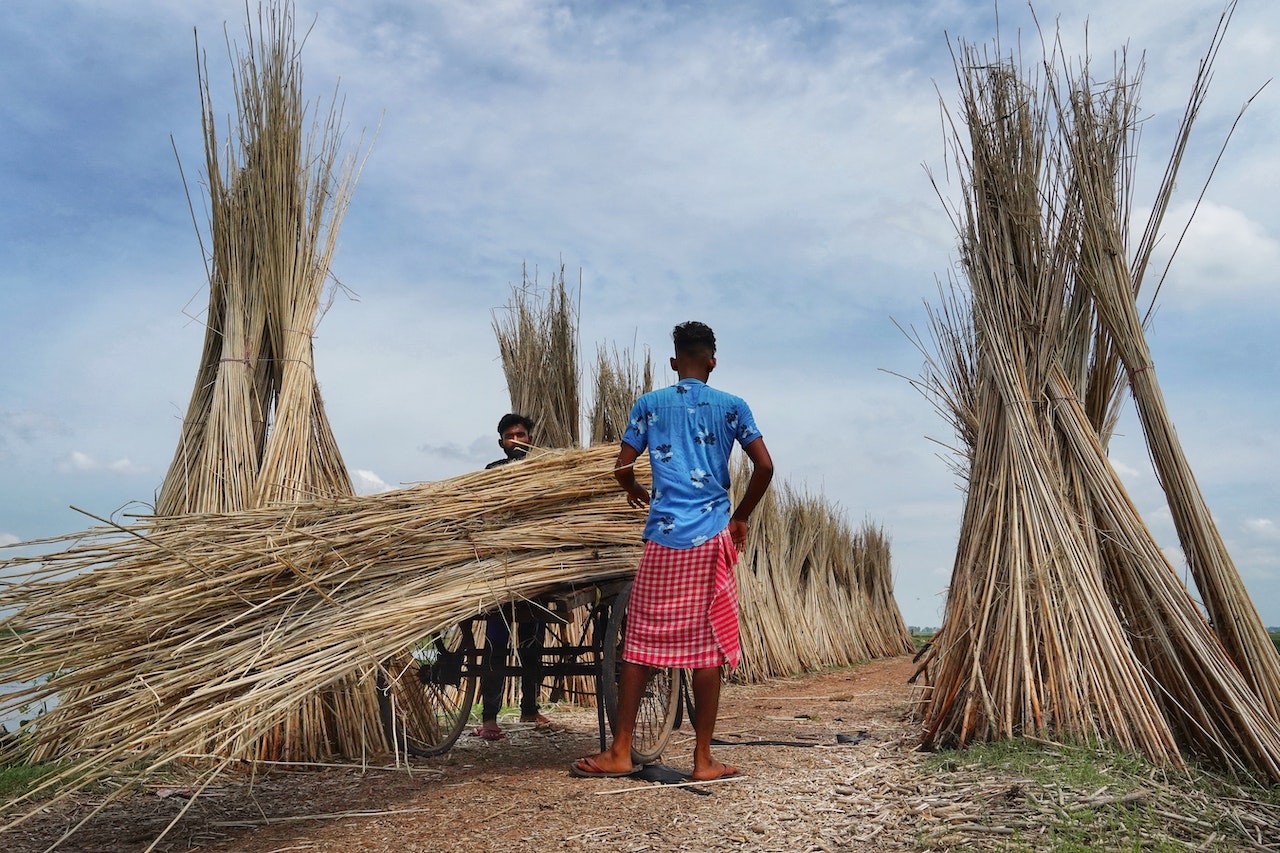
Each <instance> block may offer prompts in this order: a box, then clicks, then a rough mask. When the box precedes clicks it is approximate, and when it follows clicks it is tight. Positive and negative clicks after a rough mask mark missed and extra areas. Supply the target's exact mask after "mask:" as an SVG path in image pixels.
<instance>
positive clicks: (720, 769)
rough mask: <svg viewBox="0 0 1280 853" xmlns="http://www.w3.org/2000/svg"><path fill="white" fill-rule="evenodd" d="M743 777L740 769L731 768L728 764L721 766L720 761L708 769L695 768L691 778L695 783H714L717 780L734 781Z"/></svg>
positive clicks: (707, 767) (712, 763)
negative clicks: (735, 778) (737, 777)
mask: <svg viewBox="0 0 1280 853" xmlns="http://www.w3.org/2000/svg"><path fill="white" fill-rule="evenodd" d="M741 775H743V773H742V771H741V770H739V769H738V768H736V767H730V766H729V765H728V764H721V763H720V762H719V761H713V762H711V764H709V765H708V766H706V767H697V768H694V771H693V773H691V774H690V775H689V778H690V779H692V780H693V781H695V782H714V781H715V780H717V779H732V778H733V777H735V776H741Z"/></svg>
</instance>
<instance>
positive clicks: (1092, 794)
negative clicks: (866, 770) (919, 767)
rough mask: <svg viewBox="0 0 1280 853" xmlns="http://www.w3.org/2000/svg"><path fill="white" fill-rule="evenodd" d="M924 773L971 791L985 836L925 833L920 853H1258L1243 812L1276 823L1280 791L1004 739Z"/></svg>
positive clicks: (1085, 749) (1101, 751) (1097, 752)
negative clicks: (949, 852) (932, 852)
mask: <svg viewBox="0 0 1280 853" xmlns="http://www.w3.org/2000/svg"><path fill="white" fill-rule="evenodd" d="M926 766H927V767H928V768H929V770H928V772H930V773H938V774H947V775H948V776H949V777H951V778H948V787H952V788H955V786H956V785H959V786H960V788H961V790H963V788H964V787H966V786H967V787H970V790H969V791H968V792H966V793H965V796H966V797H967V798H968V801H969V802H972V803H975V804H981V805H980V809H979V811H978V814H980V818H979V822H980V823H981V824H982V826H983V827H985V828H986V830H988V831H987V832H984V833H975V834H966V833H964V832H963V831H961V830H962V829H963V827H961V828H956V827H948V826H945V825H942V823H943V822H935V823H934V825H931V826H922V828H921V836H920V839H919V841H920V847H921V849H955V850H960V849H966V850H1000V851H1046V850H1047V851H1063V853H1075V851H1079V853H1085V851H1095V850H1108V851H1112V850H1116V851H1129V850H1132V851H1138V850H1141V851H1144V853H1149V852H1150V851H1155V853H1173V851H1186V850H1188V849H1203V850H1210V851H1222V853H1225V851H1236V850H1240V849H1249V848H1253V847H1255V845H1256V841H1255V840H1253V839H1250V838H1249V837H1248V836H1247V835H1244V834H1242V829H1241V827H1240V824H1239V821H1238V820H1236V819H1235V817H1234V815H1235V814H1236V813H1237V812H1238V810H1240V809H1244V810H1246V811H1247V812H1249V813H1251V814H1254V815H1256V816H1257V817H1258V820H1259V821H1261V825H1264V826H1265V825H1272V826H1275V825H1277V819H1280V786H1266V785H1252V784H1249V783H1243V782H1241V781H1240V780H1238V779H1234V778H1228V777H1226V776H1222V775H1219V774H1215V773H1211V772H1207V771H1204V770H1199V769H1193V770H1191V771H1188V772H1185V773H1184V772H1180V771H1173V770H1165V769H1162V768H1158V767H1155V766H1153V765H1151V764H1150V763H1148V762H1147V761H1145V760H1144V759H1142V758H1140V757H1137V756H1133V755H1128V754H1125V753H1119V752H1116V751H1114V750H1110V749H1107V748H1102V747H1093V746H1087V745H1079V746H1072V745H1067V746H1063V745H1052V746H1050V745H1045V744H1042V743H1038V742H1034V741H1030V740H1008V741H1001V742H998V743H994V744H982V745H976V746H972V747H970V748H969V749H965V750H959V751H946V752H940V753H937V754H935V755H933V756H931V757H930V759H929V761H928V762H927V765H926ZM953 783H954V784H953ZM952 796H955V794H954V793H953V795H952ZM996 830H998V831H999V832H1000V833H1001V834H1000V835H995V834H994V832H995V831H996ZM1277 840H1280V839H1278V838H1276V837H1269V838H1268V839H1267V842H1268V843H1272V844H1274V843H1275V842H1276V841H1277Z"/></svg>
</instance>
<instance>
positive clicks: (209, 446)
mask: <svg viewBox="0 0 1280 853" xmlns="http://www.w3.org/2000/svg"><path fill="white" fill-rule="evenodd" d="M256 23H257V26H256V28H255V27H254V20H253V19H252V18H251V19H250V22H249V24H250V25H249V27H248V30H247V32H248V41H249V46H250V47H249V50H248V52H247V53H246V54H243V55H240V56H239V66H238V68H237V72H236V75H235V84H236V88H237V91H238V97H237V105H238V109H239V114H238V116H237V118H238V122H239V134H238V136H237V137H236V138H235V139H233V140H230V141H227V140H220V139H218V138H217V135H216V133H215V130H214V129H215V126H216V122H215V117H214V113H213V107H212V102H211V98H210V94H209V85H208V79H207V72H205V71H203V69H204V63H203V60H201V63H200V66H201V69H202V76H201V95H202V102H203V107H204V110H203V115H204V127H205V140H206V152H205V153H206V163H205V165H206V175H205V177H206V180H207V186H208V188H209V197H210V221H209V230H210V234H209V237H210V241H209V245H208V256H207V257H208V269H209V291H210V293H209V308H208V313H207V316H206V338H205V345H204V350H203V354H202V357H201V361H200V365H199V369H198V371H197V378H196V384H195V388H194V391H193V393H192V397H191V402H190V404H189V407H188V412H187V415H186V417H185V418H184V421H183V426H182V433H181V437H180V439H179V443H178V448H177V450H176V452H175V454H174V458H173V462H172V465H171V467H170V470H169V472H168V475H167V476H166V478H165V481H164V483H163V484H162V486H161V488H160V489H159V492H158V495H157V498H156V506H155V513H154V514H153V515H151V516H136V517H130V518H129V519H128V520H126V521H125V522H122V523H115V522H114V521H108V520H107V519H105V518H101V517H99V516H92V517H93V518H96V519H97V520H98V521H99V522H100V524H99V525H97V526H94V527H91V528H89V529H86V530H83V531H78V532H75V533H70V534H67V535H65V536H60V537H55V538H51V539H47V540H43V541H41V542H27V543H22V545H23V548H22V549H21V552H20V554H21V555H20V556H15V557H11V558H8V559H5V560H3V561H0V577H4V578H5V579H6V580H5V581H4V583H3V585H2V586H0V613H2V614H3V615H4V619H3V622H0V660H3V661H4V666H5V673H4V674H5V681H6V682H8V683H11V684H14V685H18V687H17V690H16V692H12V693H9V694H6V696H5V699H4V702H3V709H4V710H6V711H13V710H17V709H25V710H26V711H28V712H30V713H26V714H25V715H24V716H25V717H26V721H25V722H24V724H23V725H22V727H21V729H20V730H19V731H18V732H17V733H16V735H15V736H14V737H12V738H10V739H8V740H7V741H6V752H5V756H4V758H5V759H6V760H8V761H31V762H41V761H46V760H56V762H57V763H56V764H55V765H54V766H55V767H56V769H55V770H53V771H51V772H50V774H49V775H48V776H47V777H45V778H44V779H43V780H42V781H41V782H40V784H39V785H38V786H37V787H36V788H35V789H34V790H32V791H30V792H29V793H28V794H26V795H24V796H23V797H22V798H20V799H18V800H15V801H13V802H10V803H8V804H6V805H7V806H8V810H7V815H8V819H7V821H5V823H4V825H3V827H0V832H3V829H4V828H5V827H11V826H13V825H14V824H15V823H18V822H21V821H23V820H25V819H27V818H28V817H30V816H31V815H32V814H34V813H36V812H37V811H39V810H40V809H42V808H46V807H47V806H48V805H49V801H48V800H47V799H43V798H45V797H47V796H49V795H51V794H54V793H56V794H57V795H58V796H65V795H68V794H71V793H74V792H75V791H77V790H80V789H82V788H83V787H84V786H86V785H90V784H92V783H94V782H95V781H98V780H101V779H103V778H105V777H107V776H109V775H113V774H121V775H124V776H127V777H130V778H145V777H147V776H148V775H149V774H152V773H155V772H158V771H162V770H164V769H166V768H169V767H172V766H174V765H175V764H179V763H181V764H183V765H184V766H188V767H189V768H190V769H191V770H192V772H195V773H197V774H198V778H200V779H201V780H202V781H201V782H200V783H199V784H197V785H196V786H195V787H194V788H193V793H194V794H195V795H196V796H199V794H200V792H201V791H202V790H204V788H205V787H206V786H207V785H208V784H210V783H212V782H213V780H215V779H216V778H218V776H219V775H220V774H221V773H223V772H225V771H227V770H228V769H229V768H239V767H253V768H260V767H262V766H263V765H262V764H260V762H271V761H282V760H283V761H298V762H316V761H326V760H333V759H345V760H370V759H372V758H374V757H377V756H385V755H387V754H390V753H392V752H393V750H394V752H395V753H396V754H397V755H399V754H400V753H402V752H418V753H419V754H423V753H430V752H432V751H434V750H436V749H438V748H439V747H440V746H441V745H442V744H444V743H445V741H446V740H447V739H448V737H449V736H450V735H452V736H455V737H456V733H457V728H458V726H459V724H460V722H461V723H465V721H466V720H465V714H461V716H460V709H461V707H462V705H461V703H459V702H458V696H459V694H460V693H465V690H466V685H465V682H464V681H463V680H460V679H459V678H457V677H455V675H453V674H445V675H443V676H441V675H440V670H441V666H440V664H442V663H444V662H446V661H448V660H449V659H450V658H448V657H447V655H450V654H453V653H454V652H456V651H457V650H458V649H459V648H460V647H464V646H465V645H466V643H465V641H463V642H461V643H459V644H456V645H451V644H452V643H453V642H454V638H458V637H459V633H458V626H459V624H461V623H465V622H466V621H467V620H471V619H474V618H475V617H478V616H480V615H482V614H485V613H487V612H491V611H494V610H495V609H501V608H504V607H508V606H512V605H517V604H521V603H525V602H529V601H531V600H536V599H540V598H544V597H546V596H548V595H555V596H560V597H564V596H565V595H566V594H569V595H568V597H570V598H572V597H573V594H578V593H583V592H584V591H585V592H586V593H587V594H588V595H590V591H591V590H592V589H598V588H604V589H606V590H615V591H616V589H617V586H616V584H615V582H617V581H625V580H626V579H627V578H629V577H630V576H631V574H632V573H633V572H634V569H635V564H636V559H637V557H638V554H639V552H640V546H641V542H640V535H641V531H642V528H643V523H644V513H643V512H642V511H638V510H635V509H632V508H631V507H629V506H628V505H627V503H626V500H625V498H624V497H623V496H622V495H621V494H620V493H619V491H618V487H617V482H616V480H615V479H614V476H613V471H612V465H613V461H614V458H615V456H616V453H617V439H618V436H619V435H620V431H621V425H622V424H625V419H626V413H627V408H628V407H629V406H630V404H631V402H632V401H633V400H634V398H635V396H637V395H638V394H639V393H640V392H641V391H642V390H646V387H647V386H648V384H649V383H650V382H651V378H650V377H651V371H650V369H649V368H648V367H647V366H646V367H645V368H644V370H643V371H641V370H638V369H636V368H634V367H633V366H632V365H631V364H630V363H629V361H628V359H626V358H620V357H619V356H618V355H617V353H616V351H615V352H614V353H613V355H612V356H609V355H607V354H606V353H607V351H606V350H605V349H604V348H601V350H600V357H599V361H598V378H597V382H596V389H595V391H596V394H595V397H596V401H595V404H594V408H593V409H592V411H591V412H590V416H589V418H587V420H588V421H589V422H590V423H591V424H592V433H593V436H592V437H593V441H597V442H602V443H601V444H600V445H599V446H595V447H591V448H586V449H584V448H580V447H577V446H576V445H577V444H578V443H579V437H578V435H577V432H576V430H577V424H578V423H579V422H580V420H582V417H581V414H580V411H579V405H580V404H579V393H578V389H577V384H578V379H577V373H576V369H577V368H576V363H577V349H576V346H577V328H576V322H575V320H574V317H573V315H572V310H571V307H570V306H571V304H572V300H569V299H567V298H566V290H565V287H564V275H563V267H562V268H561V272H560V278H559V281H558V282H557V283H556V284H555V286H554V287H553V289H552V291H551V298H550V300H549V303H548V306H542V307H540V306H539V304H538V302H537V300H536V299H535V298H534V297H533V296H532V294H533V293H535V291H536V288H535V289H530V288H528V287H523V288H522V289H520V290H518V291H517V297H516V300H515V302H514V303H513V305H512V306H511V310H510V312H509V314H510V317H511V318H512V323H511V324H510V325H509V326H508V325H504V324H503V323H501V322H499V323H495V331H497V332H498V338H499V346H500V349H501V350H502V358H503V364H504V368H505V370H506V374H507V379H508V386H509V387H508V391H509V393H510V396H511V406H512V408H513V409H515V410H523V411H526V412H529V413H531V414H532V415H533V416H534V417H535V419H537V420H538V421H539V423H540V424H542V425H543V427H544V428H545V429H544V430H543V432H542V437H541V439H540V440H538V441H536V442H535V443H537V444H539V445H540V446H539V447H537V448H535V449H534V450H533V451H531V452H530V453H529V455H528V457H527V458H526V459H525V460H523V461H521V462H520V463H519V465H518V469H519V470H518V476H519V478H520V487H519V489H513V488H512V477H513V476H515V475H517V472H516V471H513V470H512V469H511V468H510V466H508V467H507V468H505V469H496V470H492V471H476V472H474V473H468V474H463V475H460V476H457V477H454V478H452V479H448V480H443V481H439V482H433V483H425V484H419V485H414V486H410V487H408V488H404V489H399V490H395V491H391V492H386V493H383V494H379V495H374V496H367V497H359V496H355V495H353V494H352V493H351V492H352V489H351V484H350V479H349V477H348V475H347V472H346V468H345V466H344V464H343V462H342V458H341V455H340V453H339V451H338V448H337V443H336V441H335V440H334V437H333V434H332V431H331V430H330V428H329V424H328V420H327V417H326V415H325V409H324V405H323V402H322V400H321V397H320V394H319V390H318V384H317V382H316V376H315V371H314V363H313V359H312V334H313V325H314V323H315V320H316V317H317V314H318V307H319V305H320V301H321V291H322V289H323V285H324V284H325V282H326V280H327V279H328V277H329V262H330V258H331V256H332V253H333V250H334V246H335V240H336V229H337V226H338V223H339V221H340V219H341V214H342V212H343V210H344V209H345V207H346V204H347V200H348V198H349V194H350V191H351V188H352V186H353V184H354V179H355V175H356V172H357V171H358V169H357V164H356V162H355V160H354V159H353V158H351V157H349V156H346V157H343V156H341V155H340V153H339V149H340V144H339V137H340V134H339V132H338V129H339V125H340V117H339V116H338V115H337V114H336V112H335V111H334V110H330V111H329V112H328V113H327V114H324V115H326V116H327V117H326V119H325V120H324V122H323V123H322V124H321V125H319V126H316V127H313V128H312V129H311V130H310V132H309V133H308V132H306V128H304V126H303V117H304V115H305V114H306V112H307V110H306V109H305V107H304V103H303V101H302V96H301V70H300V67H299V65H298V63H299V57H300V51H299V49H298V45H297V44H296V43H295V41H294V38H293V18H292V13H291V9H290V8H289V7H287V6H286V7H284V8H276V7H271V6H268V7H265V8H261V9H259V11H258V16H257V21H256ZM524 284H525V285H527V284H528V282H525V283H524ZM535 284H536V282H535ZM522 300H523V301H522ZM530 359H532V360H533V361H534V362H535V363H536V364H538V365H540V367H541V369H536V370H531V369H529V367H530V362H529V360H530ZM527 377H542V379H541V380H540V381H542V382H544V383H549V382H554V383H556V384H554V386H551V385H547V384H543V385H542V386H541V387H539V386H536V385H535V386H532V387H531V386H530V385H529V380H528V378H527ZM531 401H533V402H531ZM545 406H552V407H558V408H555V409H554V410H550V409H544V408H540V407H545ZM766 422H767V421H766ZM551 427H554V429H551ZM637 473H638V476H640V477H641V478H644V477H645V469H644V464H643V462H642V463H641V464H640V466H639V470H638V472H637ZM86 514H88V513H86ZM756 518H757V519H758V520H757V524H756V530H755V531H753V534H752V539H751V540H750V541H749V542H748V544H747V554H746V558H744V559H743V560H741V561H740V562H739V564H738V568H737V571H738V576H739V587H740V589H741V591H742V593H741V594H742V606H741V611H742V618H743V620H744V625H743V654H744V659H743V663H742V666H741V668H740V670H739V677H742V678H747V679H751V678H764V677H769V676H772V675H776V674H789V673H794V672H799V671H803V670H805V669H810V668H815V667H820V666H827V665H832V664H839V663H848V662H852V661H855V660H861V659H865V658H867V657H874V656H883V655H894V654H902V653H904V652H906V651H907V650H908V649H909V648H910V641H909V637H908V635H907V632H906V629H905V627H904V626H903V624H902V619H901V616H900V614H899V611H898V608H897V605H896V603H895V602H894V600H893V595H892V579H891V574H890V566H889V550H888V542H887V539H886V537H885V536H884V535H883V533H881V532H880V531H879V530H877V529H875V528H873V527H867V528H866V530H864V531H863V532H862V533H857V534H855V533H853V532H852V531H851V530H850V529H849V527H848V525H847V523H846V521H845V519H844V518H843V516H842V514H841V513H840V512H838V511H836V510H834V509H832V508H831V507H830V506H828V505H827V504H825V503H824V502H823V501H821V500H820V499H819V498H816V497H812V496H808V495H804V494H803V493H801V492H798V491H794V490H790V489H785V488H784V489H781V490H779V493H778V495H777V496H775V497H772V498H771V499H770V500H769V501H767V502H766V504H763V505H762V506H761V507H760V508H759V509H758V510H757V514H756ZM3 553H4V552H3V551H0V554H3ZM613 603H614V604H615V605H616V601H615V602H613ZM593 608H594V612H596V613H598V614H599V613H604V612H606V611H602V610H601V609H600V608H599V607H598V602H596V603H590V602H588V603H587V604H585V605H584V606H583V608H582V611H583V612H584V613H590V612H593ZM616 610H617V607H616V606H615V607H613V608H612V610H611V611H610V612H609V613H610V614H611V613H612V612H613V611H616ZM799 612H804V613H805V614H806V618H805V619H803V620H796V619H795V618H794V614H795V613H799ZM574 618H577V619H578V620H579V622H578V624H579V625H581V620H582V619H583V618H587V617H582V616H578V617H574ZM824 618H825V619H827V620H829V621H828V622H827V623H826V624H822V620H823V619H824ZM567 621H569V622H572V619H569V620H567ZM608 621H609V620H604V621H603V622H602V623H601V624H600V626H599V627H597V628H593V629H592V630H595V631H596V632H597V633H599V632H600V631H604V633H606V634H608V633H609V630H610V628H609V624H606V623H608ZM615 621H616V620H615ZM613 628H614V632H615V633H616V624H615V625H613ZM472 639H474V637H473V638H472ZM588 639H589V642H590V644H591V645H592V647H593V648H594V649H598V650H600V651H601V653H607V652H609V651H611V650H612V651H616V649H611V645H612V644H611V643H610V642H609V641H608V638H607V637H598V636H591V637H589V638H588ZM442 652H443V653H444V654H445V655H446V656H442V654H441V653H442ZM605 681H606V684H605V685H602V687H601V692H602V694H603V693H607V689H608V687H609V686H610V685H609V684H608V683H607V682H608V679H605ZM665 683H667V684H668V685H670V684H671V683H672V682H670V681H668V682H665ZM437 688H440V689H439V690H437ZM568 692H569V693H570V694H571V695H572V694H575V693H576V695H578V696H583V695H584V694H585V693H586V692H587V691H584V690H582V689H578V690H576V691H575V690H573V689H569V690H568ZM657 692H662V691H657ZM663 695H664V696H668V697H669V696H670V695H672V694H671V692H670V691H669V690H668V691H667V692H665V693H663ZM588 698H589V699H594V696H590V697H588ZM606 700H607V697H606ZM664 707H667V708H670V707H673V706H664ZM664 713H665V712H664ZM668 722H669V720H668ZM415 745H416V746H417V747H418V748H416V749H415V748H414V747H415ZM127 790H128V789H127V787H121V788H116V789H114V792H113V793H111V794H109V795H108V796H107V797H105V799H104V802H103V803H102V806H101V808H106V807H107V806H108V805H109V804H110V803H111V802H113V800H114V798H115V797H117V796H123V795H125V793H126V792H127ZM184 811H185V810H184ZM181 817H182V815H181V814H180V815H178V816H177V817H176V818H175V822H176V821H177V820H180V819H181ZM87 819H88V817H86V820H87ZM75 828H76V827H74V826H72V827H69V829H68V833H67V837H69V836H70V835H71V834H72V833H74V831H75Z"/></svg>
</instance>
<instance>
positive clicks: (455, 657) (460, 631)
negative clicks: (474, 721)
mask: <svg viewBox="0 0 1280 853" xmlns="http://www.w3.org/2000/svg"><path fill="white" fill-rule="evenodd" d="M475 649H476V643H475V637H474V636H473V635H472V631H471V623H470V622H464V623H463V624H461V625H457V626H455V627H453V628H450V629H449V630H447V631H445V632H444V633H443V634H439V635H437V636H435V637H431V638H429V639H427V640H424V641H423V642H421V643H419V644H417V645H416V646H414V647H413V648H411V649H406V650H405V651H404V652H403V653H401V654H399V655H397V656H396V657H394V658H391V659H390V660H388V661H385V662H384V663H383V665H382V666H381V667H380V668H379V670H378V682H377V684H378V715H379V716H380V717H381V719H382V730H383V732H384V733H385V734H386V736H387V742H388V743H391V744H395V749H396V751H397V752H400V753H407V754H408V755H416V756H419V757H426V756H430V755H439V754H440V753H442V752H446V751H448V749H449V747H451V746H453V744H454V741H456V740H457V739H458V736H459V735H460V734H462V730H463V729H464V728H466V726H467V721H468V719H469V718H470V716H471V705H472V703H474V702H475V699H476V677H475V676H474V675H470V674H468V673H469V672H470V671H471V670H472V665H473V663H474V661H475V659H476V658H475Z"/></svg>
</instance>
